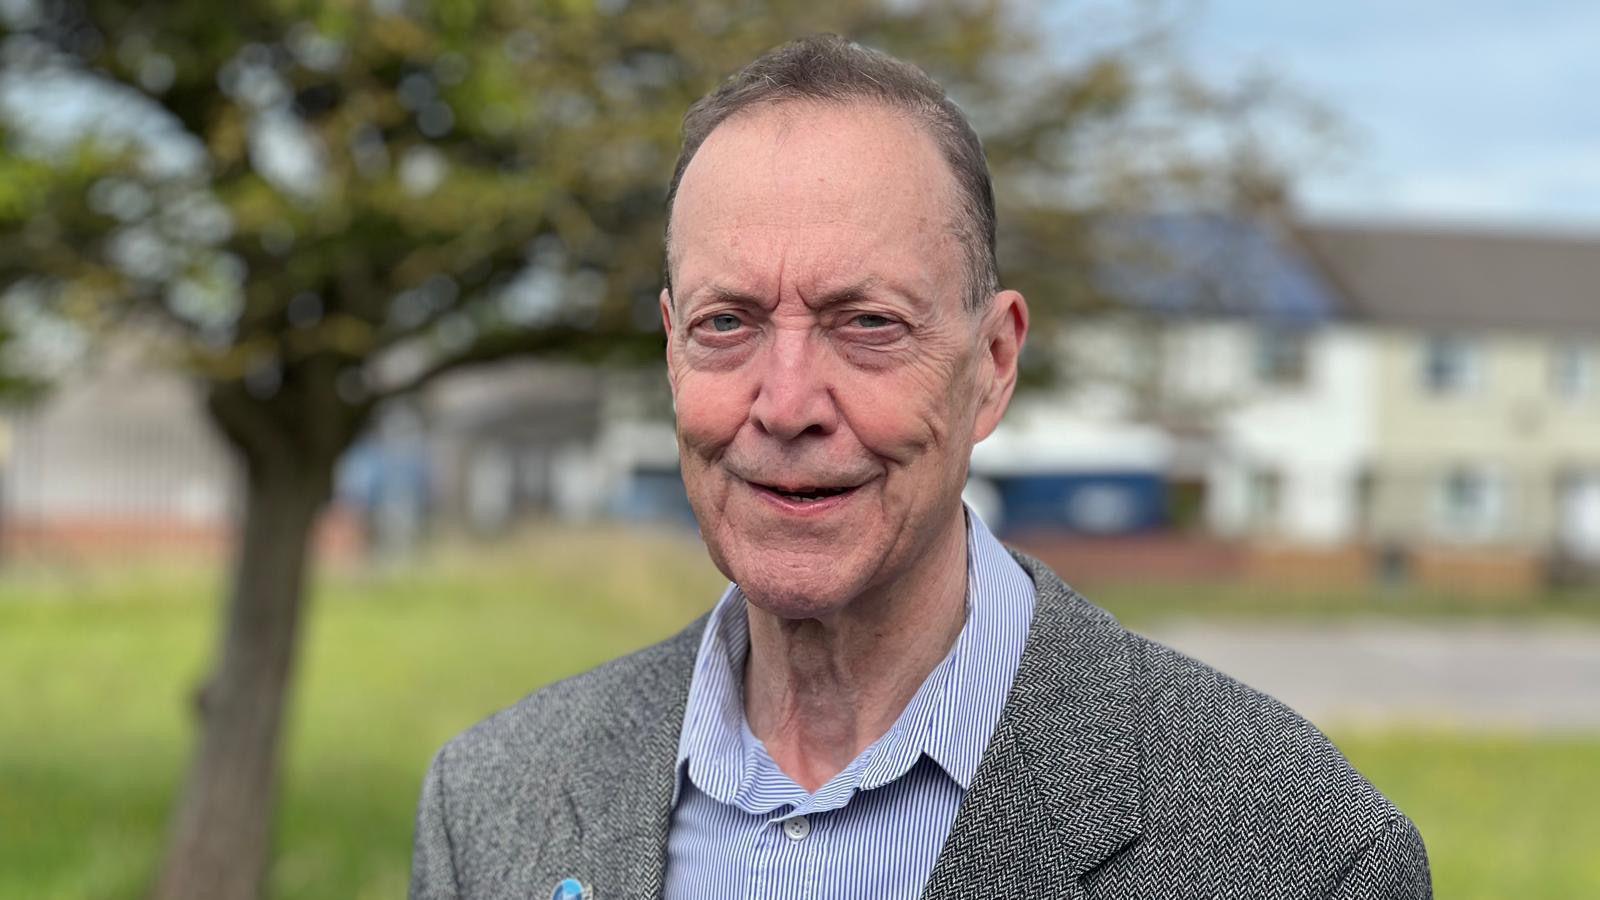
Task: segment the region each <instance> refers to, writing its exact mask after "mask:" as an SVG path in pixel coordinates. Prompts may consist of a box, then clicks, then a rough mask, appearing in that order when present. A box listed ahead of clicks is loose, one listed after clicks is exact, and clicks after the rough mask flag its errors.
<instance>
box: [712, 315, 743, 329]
mask: <svg viewBox="0 0 1600 900" xmlns="http://www.w3.org/2000/svg"><path fill="white" fill-rule="evenodd" d="M710 322H711V330H712V331H732V330H734V329H735V328H738V327H739V326H740V325H741V324H743V323H741V322H740V321H739V317H738V316H735V315H731V314H729V313H723V314H722V315H720V316H712V317H711V319H710Z"/></svg>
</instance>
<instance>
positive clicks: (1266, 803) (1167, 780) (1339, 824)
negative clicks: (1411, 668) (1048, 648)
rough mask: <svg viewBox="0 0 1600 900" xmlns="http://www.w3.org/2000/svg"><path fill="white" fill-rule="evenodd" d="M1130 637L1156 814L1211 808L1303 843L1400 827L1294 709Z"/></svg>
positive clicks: (1384, 802)
mask: <svg viewBox="0 0 1600 900" xmlns="http://www.w3.org/2000/svg"><path fill="white" fill-rule="evenodd" d="M1130 636H1131V637H1130V644H1131V647H1132V649H1133V652H1134V653H1135V654H1136V655H1137V656H1138V658H1139V661H1140V670H1141V671H1142V673H1143V676H1144V677H1143V681H1144V684H1143V688H1144V692H1145V702H1146V706H1147V710H1146V716H1145V720H1144V721H1145V729H1146V740H1145V753H1146V760H1145V763H1146V769H1147V777H1148V778H1149V784H1148V785H1147V789H1148V790H1150V791H1151V792H1152V794H1153V795H1154V797H1153V798H1152V802H1151V804H1150V807H1151V809H1153V810H1162V809H1168V810H1183V811H1186V812H1187V813H1191V814H1192V813H1193V812H1195V811H1197V810H1198V809H1200V808H1208V809H1212V810H1214V811H1216V812H1218V813H1219V814H1221V813H1223V812H1224V811H1226V816H1227V818H1228V819H1231V820H1234V821H1242V820H1254V823H1255V826H1256V827H1266V828H1272V827H1274V823H1288V822H1291V821H1292V822H1293V823H1294V824H1295V827H1296V829H1297V830H1298V831H1299V832H1300V833H1301V834H1302V836H1304V837H1307V838H1309V837H1312V836H1313V835H1314V834H1316V833H1317V832H1319V831H1322V832H1325V835H1324V836H1326V837H1329V838H1332V837H1333V836H1335V835H1343V836H1344V837H1343V840H1346V841H1355V842H1357V843H1359V842H1360V841H1363V840H1368V839H1371V838H1372V837H1373V836H1374V835H1377V834H1379V833H1382V832H1383V831H1384V830H1385V829H1387V828H1389V827H1390V826H1391V824H1392V823H1393V822H1394V821H1395V820H1396V819H1398V818H1401V815H1400V812H1399V810H1398V809H1397V808H1396V807H1395V806H1394V804H1392V803H1390V802H1389V800H1388V799H1387V798H1385V797H1384V796H1383V795H1382V794H1381V793H1379V792H1378V790H1377V788H1375V787H1373V785H1372V783H1371V782H1369V781H1368V780H1367V779H1366V778H1364V777H1362V775H1361V774H1360V773H1359V772H1357V771H1356V770H1355V768H1354V767H1353V766H1352V765H1351V764H1350V762H1349V761H1348V760H1347V759H1345V757H1344V754H1343V753H1341V752H1340V751H1339V749H1338V748H1337V747H1336V746H1335V745H1334V744H1333V742H1332V741H1331V740H1329V739H1328V737H1327V736H1326V735H1324V734H1323V733H1322V732H1321V731H1320V730H1318V729H1317V727H1316V726H1314V725H1312V724H1311V723H1310V722H1308V721H1306V719H1305V718H1304V717H1302V716H1301V715H1299V714H1298V713H1296V712H1295V711H1294V710H1293V709H1290V708H1289V707H1288V706H1287V705H1285V704H1284V703H1282V702H1280V701H1278V700H1277V699H1275V698H1273V697H1271V696H1269V695H1267V694H1265V693H1263V692H1261V691H1259V690H1256V689H1255V688H1252V687H1250V686H1249V685H1246V684H1244V683H1243V682H1240V681H1239V680H1237V679H1235V678H1233V677H1231V676H1229V675H1226V674H1224V673H1222V672H1219V671H1218V670H1216V669H1214V668H1212V667H1211V666H1209V665H1207V664H1205V663H1203V662H1200V661H1199V660H1196V659H1193V658H1191V657H1189V656H1186V655H1184V654H1183V653H1180V652H1178V651H1177V650H1174V649H1172V648H1171V647H1168V646H1166V645H1164V644H1161V643H1159V642H1157V641H1153V640H1151V639H1149V638H1146V637H1144V636H1142V635H1138V634H1134V633H1132V632H1130Z"/></svg>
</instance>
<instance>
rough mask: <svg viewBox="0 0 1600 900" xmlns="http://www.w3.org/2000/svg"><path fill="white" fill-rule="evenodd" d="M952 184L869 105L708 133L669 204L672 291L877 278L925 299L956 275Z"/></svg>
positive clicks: (790, 109)
mask: <svg viewBox="0 0 1600 900" xmlns="http://www.w3.org/2000/svg"><path fill="white" fill-rule="evenodd" d="M957 209H958V205H957V202H956V185H955V179H954V176H953V175H952V173H951V172H950V170H949V166H948V164H947V163H946V162H945V160H944V158H943V156H942V155H941V154H940V152H939V149H938V147H937V145H936V144H935V143H934V141H933V139H932V138H931V137H930V136H929V135H928V134H927V132H926V131H925V130H924V129H923V128H921V127H920V126H918V125H917V124H916V123H914V122H912V121H911V120H910V119H909V118H908V117H907V116H906V115H905V114H903V113H901V112H899V111H896V110H892V109H889V108H887V107H883V106H880V105H877V104H864V103H863V104H842V105H832V104H829V105H824V104H817V103H809V102H793V103H784V104H778V105H771V106H764V107H759V108H757V109H753V110H748V111H745V112H743V113H740V114H739V115H736V116H734V117H733V118H730V119H729V120H728V121H726V122H724V123H723V124H722V125H720V126H718V127H717V128H716V129H715V130H714V131H713V132H712V133H711V135H710V136H709V137H707V138H706V140H705V142H704V143H703V144H702V145H701V146H700V148H699V150H698V152H696V154H695V156H694V158H693V159H692V160H691V161H690V163H689V166H688V168H687V169H686V170H685V171H684V175H683V180H682V182H681V183H680V185H679V189H678V195H677V198H676V199H675V201H674V208H673V213H672V222H671V241H670V250H671V258H670V259H669V261H668V262H669V264H670V265H671V266H672V267H673V281H674V284H675V286H676V289H677V290H679V291H681V292H683V293H692V292H693V291H694V290H695V289H696V288H697V287H698V286H700V285H701V283H702V282H704V281H706V280H707V279H712V278H715V279H727V278H729V277H735V278H738V279H742V280H744V281H747V282H760V284H759V285H756V284H747V285H745V287H746V288H747V289H751V290H770V289H772V288H773V287H774V286H773V285H772V284H770V283H769V282H772V281H773V280H774V279H779V280H782V281H784V282H786V283H788V282H792V283H793V284H794V285H795V286H796V287H797V288H799V289H802V290H804V289H806V288H807V287H813V286H815V285H812V284H809V282H816V281H831V280H836V279H847V280H851V281H859V280H861V279H863V278H872V277H878V278H882V279H885V280H889V281H906V280H910V281H915V282H921V283H920V284H908V285H905V286H906V287H907V288H912V289H921V290H928V291H934V290H937V289H938V288H939V287H940V286H941V285H943V286H945V287H948V285H946V284H945V283H946V282H947V281H948V280H949V276H950V273H951V272H953V271H956V269H957V268H958V266H959V261H958V259H959V254H960V245H959V243H958V241H957V240H956V237H955V235H956V228H955V222H956V210H957Z"/></svg>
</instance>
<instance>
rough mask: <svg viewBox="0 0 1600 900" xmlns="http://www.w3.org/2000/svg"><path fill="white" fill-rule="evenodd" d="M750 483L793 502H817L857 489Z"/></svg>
mask: <svg viewBox="0 0 1600 900" xmlns="http://www.w3.org/2000/svg"><path fill="white" fill-rule="evenodd" d="M750 484H751V486H752V487H755V488H756V489H758V490H762V491H766V492H767V493H769V494H774V495H776V496H779V497H782V498H783V499H785V500H788V501H790V502H791V503H815V502H817V501H818V500H826V499H828V498H829V497H837V496H839V495H840V494H848V493H850V492H851V491H853V490H855V487H796V488H788V487H778V486H776V485H771V484H761V483H759V482H754V481H752V482H750Z"/></svg>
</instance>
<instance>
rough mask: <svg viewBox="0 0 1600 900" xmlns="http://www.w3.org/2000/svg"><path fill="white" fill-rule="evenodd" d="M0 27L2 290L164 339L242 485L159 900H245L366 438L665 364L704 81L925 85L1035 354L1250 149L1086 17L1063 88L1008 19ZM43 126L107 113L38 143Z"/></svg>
mask: <svg viewBox="0 0 1600 900" xmlns="http://www.w3.org/2000/svg"><path fill="white" fill-rule="evenodd" d="M6 15H7V16H9V19H8V20H7V21H6V23H5V32H6V33H5V35H4V44H3V50H0V78H3V90H0V101H3V103H4V106H5V108H6V111H7V114H8V116H7V118H8V122H9V124H8V125H7V126H6V130H4V131H3V132H0V290H5V291H10V290H22V289H26V290H27V291H29V292H31V293H33V294H34V295H36V296H44V297H47V298H49V299H51V300H52V301H53V302H54V303H55V305H56V307H57V309H58V310H59V311H60V312H61V314H62V315H64V316H68V317H70V318H72V319H73V320H74V321H76V322H78V323H80V324H81V325H82V326H83V327H84V328H86V329H88V330H90V331H91V332H95V333H105V332H109V331H112V330H119V331H124V330H128V329H137V330H139V332H140V333H141V334H144V335H147V336H149V337H150V338H151V339H152V340H154V341H155V342H156V343H157V345H158V346H159V347H160V348H161V354H162V356H163V357H164V358H165V359H166V360H167V361H168V362H170V363H171V364H174V365H177V366H180V367H182V369H183V370H184V371H186V372H188V373H189V374H190V375H191V376H192V378H193V380H194V382H195V384H196V386H197V389H199V390H201V391H203V392H204V396H205V399H206V408H207V410H208V412H209V415H210V417H211V419H212V420H213V421H214V423H215V424H216V426H217V428H218V429H219V430H220V432H221V434H223V435H224V436H225V437H226V439H227V442H228V444H229V445H230V446H231V447H232V448H233V449H234V450H235V451H236V452H237V455H238V457H239V459H240V460H241V461H242V464H243V466H242V470H243V473H244V497H243V501H244V502H243V506H242V514H241V522H240V523H239V524H240V527H239V535H238V541H237V551H236V560H235V565H234V569H233V573H232V579H231V587H230V590H229V594H228V597H227V601H226V602H227V610H226V616H225V627H224V629H223V633H222V635H221V637H220V641H219V645H218V652H217V658H216V661H215V668H214V670H213V672H212V673H211V675H210V677H209V678H208V680H207V681H206V683H205V684H204V686H203V687H202V689H201V690H200V691H199V692H198V703H197V707H198V712H199V723H200V737H199V742H198V748H197V750H196V753H195V757H194V760H193V763H192V766H191V768H190V770H189V773H188V777H187V780H186V782H185V785H184V787H183V789H182V797H181V800H180V801H179V803H178V806H177V809H176V812H175V815H174V821H173V830H172V836H171V842H170V846H169V849H168V851H167V856H166V859H165V861H164V863H163V865H162V867H161V874H160V877H159V884H158V886H157V894H158V896H160V897H163V898H205V900H243V898H251V897H255V896H256V895H257V893H258V891H259V889H260V885H261V884H262V881H263V876H264V873H265V870H266V867H267V864H268V859H269V852H268V848H269V830H270V823H271V816H270V811H271V809H272V805H273V804H272V801H273V797H274V794H275V783H276V779H277V776H278V743H279V740H278V736H279V731H280V724H281V722H282V720H283V715H284V710H285V698H286V696H287V692H288V688H289V684H290V676H291V672H292V669H293V662H294V656H295V647H296V638H297V634H298V627H299V622H300V618H301V613H302V608H303V605H304V604H303V595H304V592H305V587H304V586H305V583H306V573H307V569H308V534H309V533H310V531H311V528H312V525H313V523H314V521H315V519H316V517H317V515H318V513H319V511H321V510H322V509H323V508H324V506H325V505H326V504H327V502H328V500H329V497H330V493H331V491H332V484H333V472H334V467H335V464H336V462H337V461H338V459H339V458H340V456H341V454H343V453H344V451H345V450H346V449H347V448H349V447H350V445H351V444H352V442H353V441H354V440H355V439H356V438H357V437H358V436H359V435H360V433H361V431H362V429H363V427H364V426H365V425H366V424H367V423H368V421H369V420H370V419H371V418H372V416H373V413H374V411H375V410H376V409H378V408H380V407H381V406H382V404H384V403H385V402H388V401H390V400H392V399H394V398H398V397H403V396H406V395H408V394H411V393H413V392H415V391H417V390H419V389H421V388H423V387H424V386H426V385H428V384H429V383H431V382H432V381H433V380H435V379H437V378H439V377H441V376H442V375H445V374H446V373H449V372H452V371H455V370H457V369H460V368H462V367H465V366H469V365H474V364H479V363H486V362H491V361H495V360H500V359H506V358H509V357H513V356H519V355H525V354H545V355H563V356H579V357H584V358H588V359H592V360H597V361H602V362H616V361H626V360H634V359H639V358H643V357H646V356H649V355H651V354H653V353H655V352H656V351H658V350H659V345H660V337H659V334H658V333H657V332H658V326H657V323H656V301H655V297H656V292H657V290H658V289H659V283H660V277H659V276H660V266H661V252H660V236H661V232H662V221H661V216H662V199H663V194H664V187H665V182H666V177H667V175H668V173H669V170H670V166H671V163H672V159H673V157H674V155H675V153H676V140H677V125H678V120H679V118H680V116H681V114H682V111H683V110H684V109H685V108H686V106H687V105H688V103H689V102H690V101H691V100H692V99H694V98H695V97H697V96H699V95H700V94H701V93H703V92H704V91H705V90H706V89H708V88H709V87H710V86H711V85H713V84H714V83H715V82H716V80H717V79H718V78H720V77H721V76H723V75H725V74H727V73H728V72H730V71H732V70H733V69H734V68H736V67H737V66H739V65H741V64H742V63H744V62H745V61H747V60H749V59H750V58H752V57H753V56H754V55H756V54H757V53H758V52H760V51H761V50H764V49H766V48H767V47H770V46H773V45H775V44H777V43H780V42H781V41H782V40H784V39H786V38H788V37H791V36H794V35H796V34H800V33H805V32H809V31H816V30H831V31H837V32H840V33H844V34H847V35H850V36H852V37H854V38H856V39H858V40H861V41H863V42H865V43H868V44H872V45H875V46H879V47H882V48H884V49H887V50H889V51H891V52H894V53H896V54H898V55H901V56H903V57H905V58H908V59H912V60H915V61H918V62H921V63H923V64H924V65H926V66H927V67H928V68H929V69H930V70H931V71H932V72H933V74H934V75H935V76H936V77H938V78H939V79H940V80H941V81H943V82H944V83H946V84H947V85H949V86H950V87H951V89H952V93H953V94H954V95H955V96H956V97H957V98H958V99H959V100H961V101H962V102H964V103H965V104H966V105H967V107H968V108H969V109H972V110H973V111H974V112H975V113H976V114H977V116H976V118H977V125H978V126H979V129H980V131H981V132H982V133H984V135H985V138H986V142H987V146H988V149H989V153H990V156H991V160H992V163H993V166H994V168H995V169H996V172H997V176H998V183H999V184H1000V186H1001V187H1002V189H1003V190H1004V193H1003V194H1002V202H1003V205H1004V206H1006V207H1007V209H1006V211H1005V212H1004V213H1003V214H1002V220H1003V221H1005V222H1007V223H1008V230H1007V231H1006V232H1005V238H1004V241H1003V256H1002V262H1003V265H1005V266H1006V267H1008V268H1010V269H1011V273H1012V276H1013V277H1011V278H1010V279H1009V280H1010V281H1012V282H1013V283H1018V284H1020V285H1021V286H1023V287H1025V288H1026V289H1027V290H1028V292H1029V295H1030V298H1032V300H1033V304H1034V307H1035V311H1036V320H1037V321H1038V322H1039V323H1040V324H1041V325H1043V326H1045V327H1048V324H1049V323H1050V322H1051V321H1052V320H1053V319H1055V320H1058V319H1059V318H1060V316H1059V312H1060V311H1061V310H1066V309H1071V308H1076V307H1082V306H1085V305H1092V304H1094V303H1098V302H1101V301H1100V298H1099V296H1098V294H1097V291H1096V289H1095V287H1094V285H1093V283H1092V279H1089V278H1087V277H1085V274H1084V273H1085V272H1087V271H1088V266H1087V261H1088V260H1089V259H1090V258H1091V257H1092V254H1093V241H1092V240H1091V238H1090V228H1089V227H1088V225H1087V223H1089V222H1091V221H1092V219H1093V217H1094V216H1095V215H1096V214H1099V213H1102V212H1103V211H1104V210H1105V209H1106V208H1108V206H1110V205H1114V204H1115V203H1116V202H1119V201H1118V198H1119V197H1124V198H1125V197H1126V196H1131V195H1130V194H1129V193H1128V191H1127V187H1128V186H1129V185H1140V186H1141V190H1140V191H1139V192H1137V194H1138V198H1137V199H1141V200H1146V199H1150V196H1151V195H1150V193H1149V192H1148V191H1145V190H1143V186H1147V185H1150V184H1159V185H1162V186H1164V190H1172V189H1176V188H1182V190H1184V191H1186V192H1189V193H1193V192H1194V191H1195V190H1196V189H1199V190H1201V191H1213V192H1215V191H1218V190H1220V191H1221V193H1222V194H1229V195H1231V194H1233V193H1235V191H1234V189H1235V188H1236V187H1238V186H1239V184H1240V182H1239V180H1238V179H1236V178H1232V177H1231V175H1230V173H1232V174H1237V170H1235V169H1233V168H1232V167H1231V166H1232V162H1233V161H1234V160H1236V159H1237V158H1238V154H1237V153H1235V152H1234V151H1235V150H1237V149H1238V146H1243V145H1238V146H1236V145H1228V147H1229V149H1228V150H1227V151H1226V152H1223V153H1210V154H1209V155H1202V156H1201V157H1196V155H1195V154H1194V153H1193V152H1191V151H1192V148H1189V147H1186V146H1185V145H1184V143H1183V142H1182V141H1180V140H1174V139H1173V136H1174V135H1176V134H1180V133H1184V134H1187V133H1188V132H1182V131H1181V130H1179V131H1174V130H1173V129H1172V128H1171V123H1172V122H1174V121H1176V122H1182V123H1189V124H1193V123H1194V122H1197V121H1201V120H1204V121H1209V122H1211V123H1212V124H1213V125H1215V124H1216V123H1218V122H1226V121H1228V120H1230V119H1231V118H1232V117H1233V110H1232V109H1230V107H1229V103H1231V102H1234V101H1236V100H1237V99H1238V98H1237V96H1236V95H1230V94H1227V93H1214V92H1210V91H1209V90H1201V89H1200V88H1199V86H1198V85H1197V83H1196V82H1193V81H1192V80H1189V79H1186V78H1183V77H1181V72H1179V71H1178V70H1176V69H1170V68H1169V67H1167V63H1168V62H1169V60H1167V58H1166V57H1165V55H1164V52H1163V44H1162V41H1161V40H1160V39H1159V38H1160V35H1161V33H1162V26H1163V25H1164V23H1165V21H1166V20H1165V19H1164V18H1163V16H1162V15H1161V11H1160V10H1159V9H1157V8H1155V7H1150V8H1148V9H1146V8H1143V7H1141V8H1140V11H1139V12H1138V13H1137V14H1135V15H1134V16H1132V17H1131V18H1129V19H1128V20H1127V21H1126V22H1123V23H1122V26H1121V27H1122V30H1121V31H1119V32H1114V33H1113V35H1114V36H1113V37H1110V38H1107V37H1105V35H1106V34H1107V33H1111V32H1105V31H1104V30H1103V26H1104V22H1103V21H1101V22H1100V23H1099V24H1098V25H1097V31H1096V40H1095V41H1094V42H1093V46H1090V47H1086V48H1083V49H1082V50H1081V52H1078V53H1076V54H1075V55H1074V56H1073V57H1072V58H1071V61H1070V62H1069V63H1063V62H1060V61H1058V60H1055V59H1053V58H1052V57H1051V55H1050V53H1049V52H1048V51H1049V50H1051V49H1052V47H1051V46H1047V45H1046V44H1045V43H1044V42H1042V41H1041V40H1040V39H1039V37H1038V35H1037V34H1035V33H1034V30H1035V29H1034V23H1030V22H1028V21H1024V20H1023V19H1022V18H1021V14H1020V12H1019V11H1017V10H1013V9H1011V8H1010V7H1008V6H1007V5H1006V4H1004V3H1002V2H999V0H978V2H964V0H927V2H922V3H914V4H908V3H903V2H890V0H870V2H868V0H863V2H849V0H762V2H744V3H733V4H729V3H723V2H713V0H691V2H666V0H527V2H514V0H438V2H434V3H431V4H424V3H420V2H409V0H373V2H371V3H358V2H353V0H352V2H338V3H314V2H309V0H235V2H231V3H225V4H214V3H200V2H195V0H176V2H171V3H160V4H130V3H126V2H124V0H38V2H34V3H26V2H24V3H14V4H10V5H8V7H7V12H6ZM1152 23H1154V24H1152ZM60 98H68V99H69V101H70V102H69V103H68V105H70V104H71V103H77V104H79V105H80V107H87V108H91V109H94V110H100V111H103V113H104V114H103V115H100V116H98V117H97V118H96V120H95V121H93V122H89V123H84V122H83V121H81V119H82V117H80V120H79V121H78V122H77V123H76V124H69V125H68V126H61V125H60V123H59V122H58V123H57V125H56V127H55V128H54V129H53V131H52V128H51V127H47V125H48V123H46V124H41V123H40V122H39V121H33V122H31V123H30V122H29V121H28V120H29V119H30V118H32V119H43V118H47V117H44V116H41V115H39V114H40V113H41V112H42V111H43V110H44V107H46V106H49V105H51V104H52V103H54V102H56V101H57V100H58V99H60ZM1119 146H1121V147H1124V148H1126V147H1135V148H1136V152H1133V153H1130V154H1128V155H1126V156H1123V155H1122V150H1119V149H1117V148H1118V147H1119ZM1250 171H1251V172H1252V173H1253V172H1258V171H1260V167H1259V166H1254V167H1252V168H1251V169H1250ZM1219 173H1222V177H1220V178H1218V177H1217V176H1218V174H1219ZM1267 181H1269V182H1271V183H1276V182H1275V181H1274V180H1273V179H1267ZM1219 185H1220V186H1221V187H1220V188H1219ZM1052 313H1057V315H1054V316H1053V315H1052Z"/></svg>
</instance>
